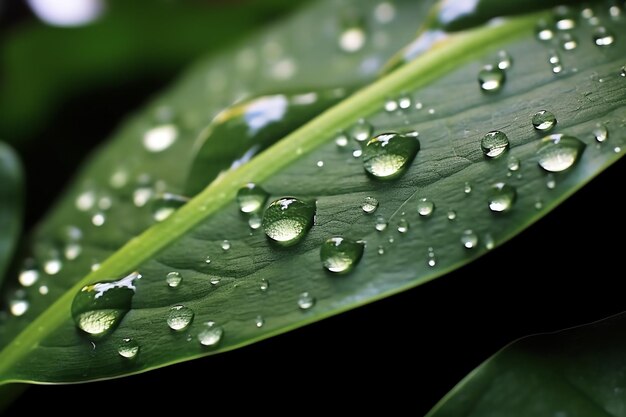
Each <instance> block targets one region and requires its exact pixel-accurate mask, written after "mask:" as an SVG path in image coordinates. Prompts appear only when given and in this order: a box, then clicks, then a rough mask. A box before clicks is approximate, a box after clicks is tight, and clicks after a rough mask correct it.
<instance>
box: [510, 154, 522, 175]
mask: <svg viewBox="0 0 626 417" xmlns="http://www.w3.org/2000/svg"><path fill="white" fill-rule="evenodd" d="M506 167H507V168H508V169H509V171H511V172H515V171H517V170H519V169H520V167H521V162H520V160H519V159H518V158H516V157H514V156H512V155H511V156H509V159H508V160H507V161H506Z"/></svg>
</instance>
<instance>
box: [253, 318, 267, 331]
mask: <svg viewBox="0 0 626 417" xmlns="http://www.w3.org/2000/svg"><path fill="white" fill-rule="evenodd" d="M264 324H265V319H264V318H263V316H256V317H255V318H254V325H255V326H256V327H258V328H259V329H260V328H261V327H263V325H264Z"/></svg>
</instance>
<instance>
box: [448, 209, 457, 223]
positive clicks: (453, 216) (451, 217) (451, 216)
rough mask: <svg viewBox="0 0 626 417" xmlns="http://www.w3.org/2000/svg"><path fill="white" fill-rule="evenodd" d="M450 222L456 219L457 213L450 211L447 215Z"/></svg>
mask: <svg viewBox="0 0 626 417" xmlns="http://www.w3.org/2000/svg"><path fill="white" fill-rule="evenodd" d="M447 217H448V220H450V221H452V220H455V219H456V211H454V210H450V211H448V214H447Z"/></svg>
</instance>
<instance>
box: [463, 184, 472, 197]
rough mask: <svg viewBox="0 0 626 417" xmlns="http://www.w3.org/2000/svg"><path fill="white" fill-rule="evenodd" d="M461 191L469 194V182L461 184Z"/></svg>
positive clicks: (470, 189) (470, 190)
mask: <svg viewBox="0 0 626 417" xmlns="http://www.w3.org/2000/svg"><path fill="white" fill-rule="evenodd" d="M463 192H464V193H465V194H469V193H471V192H472V185H471V184H470V183H469V182H466V183H465V185H464V186H463Z"/></svg>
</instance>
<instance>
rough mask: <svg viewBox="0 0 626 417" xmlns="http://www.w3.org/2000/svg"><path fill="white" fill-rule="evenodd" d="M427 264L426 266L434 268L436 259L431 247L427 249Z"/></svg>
mask: <svg viewBox="0 0 626 417" xmlns="http://www.w3.org/2000/svg"><path fill="white" fill-rule="evenodd" d="M427 264H428V266H430V267H431V268H432V267H434V266H435V265H437V257H436V256H435V250H434V249H433V248H432V247H429V248H428V260H427Z"/></svg>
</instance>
